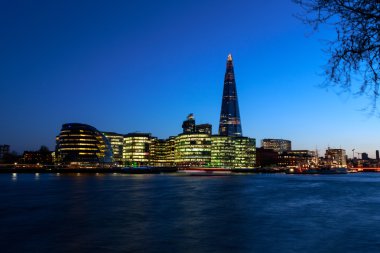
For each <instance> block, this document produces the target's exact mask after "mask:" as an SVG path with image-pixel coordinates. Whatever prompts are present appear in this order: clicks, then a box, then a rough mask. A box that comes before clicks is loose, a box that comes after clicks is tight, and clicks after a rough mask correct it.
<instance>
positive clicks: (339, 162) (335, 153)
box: [325, 148, 347, 167]
mask: <svg viewBox="0 0 380 253" xmlns="http://www.w3.org/2000/svg"><path fill="white" fill-rule="evenodd" d="M325 163H326V165H328V166H331V167H347V161H346V150H344V149H340V148H339V149H333V148H328V149H327V150H326V153H325Z"/></svg>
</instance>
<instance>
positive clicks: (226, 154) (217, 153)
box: [211, 135, 235, 168]
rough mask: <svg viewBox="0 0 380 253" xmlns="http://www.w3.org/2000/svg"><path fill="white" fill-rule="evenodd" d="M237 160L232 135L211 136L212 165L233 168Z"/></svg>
mask: <svg viewBox="0 0 380 253" xmlns="http://www.w3.org/2000/svg"><path fill="white" fill-rule="evenodd" d="M234 161H235V142H234V140H233V138H232V137H230V136H220V135H213V136H211V166H212V167H219V168H233V167H234Z"/></svg>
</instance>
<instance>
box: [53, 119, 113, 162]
mask: <svg viewBox="0 0 380 253" xmlns="http://www.w3.org/2000/svg"><path fill="white" fill-rule="evenodd" d="M56 142H57V144H56V152H55V156H56V162H57V163H58V164H62V165H78V166H87V165H88V166H96V165H105V164H110V163H112V162H113V158H112V148H111V145H110V144H109V142H108V140H107V138H106V137H105V136H104V135H103V134H102V133H101V132H99V131H98V130H97V129H96V128H94V127H92V126H89V125H86V124H81V123H68V124H63V125H62V129H61V132H60V134H59V135H58V136H57V138H56Z"/></svg>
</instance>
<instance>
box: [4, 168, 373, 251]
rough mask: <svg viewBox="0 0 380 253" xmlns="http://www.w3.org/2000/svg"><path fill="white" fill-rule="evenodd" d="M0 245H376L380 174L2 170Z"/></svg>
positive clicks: (69, 247)
mask: <svg viewBox="0 0 380 253" xmlns="http://www.w3.org/2000/svg"><path fill="white" fill-rule="evenodd" d="M0 252H171V253H174V252H259V253H260V252H281V253H282V252H345V253H347V252H355V253H356V252H380V174H348V175H319V176H318V175H314V176H312V175H284V174H277V175H268V174H267V175H237V176H226V177H184V176H175V175H142V176H141V175H139V176H129V175H103V176H101V175H99V176H96V175H83V174H82V175H60V176H58V175H55V174H50V175H48V174H46V175H45V174H41V175H39V176H36V175H34V174H31V175H28V174H18V175H12V174H2V175H0Z"/></svg>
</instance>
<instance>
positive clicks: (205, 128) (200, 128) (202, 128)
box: [195, 124, 212, 135]
mask: <svg viewBox="0 0 380 253" xmlns="http://www.w3.org/2000/svg"><path fill="white" fill-rule="evenodd" d="M195 128H196V131H197V133H204V134H209V135H211V134H212V125H211V124H200V125H196V126H195Z"/></svg>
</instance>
